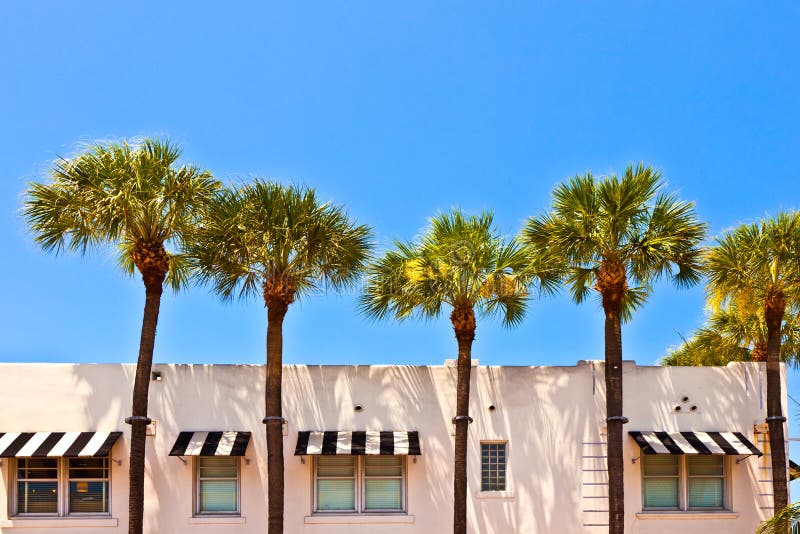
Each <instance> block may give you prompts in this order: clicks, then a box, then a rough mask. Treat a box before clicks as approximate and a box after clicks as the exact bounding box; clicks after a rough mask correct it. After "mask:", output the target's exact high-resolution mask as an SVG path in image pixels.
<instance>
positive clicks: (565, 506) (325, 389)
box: [0, 362, 785, 534]
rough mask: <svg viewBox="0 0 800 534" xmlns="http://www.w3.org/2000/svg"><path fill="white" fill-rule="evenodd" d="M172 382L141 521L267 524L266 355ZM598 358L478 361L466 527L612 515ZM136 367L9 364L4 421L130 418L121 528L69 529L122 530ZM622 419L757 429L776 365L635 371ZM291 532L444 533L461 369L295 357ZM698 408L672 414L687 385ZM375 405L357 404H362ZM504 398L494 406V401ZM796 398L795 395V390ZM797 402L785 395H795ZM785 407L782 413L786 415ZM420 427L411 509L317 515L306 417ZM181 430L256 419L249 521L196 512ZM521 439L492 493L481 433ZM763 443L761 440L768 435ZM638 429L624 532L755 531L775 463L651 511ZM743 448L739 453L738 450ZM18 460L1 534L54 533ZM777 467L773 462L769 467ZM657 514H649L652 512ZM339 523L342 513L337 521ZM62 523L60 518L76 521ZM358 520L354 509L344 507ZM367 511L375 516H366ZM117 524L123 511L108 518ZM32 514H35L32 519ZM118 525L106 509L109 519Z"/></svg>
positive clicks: (744, 468)
mask: <svg viewBox="0 0 800 534" xmlns="http://www.w3.org/2000/svg"><path fill="white" fill-rule="evenodd" d="M155 368H156V369H157V370H160V371H161V372H162V374H163V381H161V382H155V383H153V384H152V386H151V393H150V416H151V417H152V418H153V419H155V420H156V421H157V434H156V436H155V438H148V450H147V458H148V464H147V487H146V496H147V497H146V498H147V500H146V503H145V510H146V512H145V516H146V517H145V525H146V531H147V532H149V533H174V534H184V533H195V532H201V533H202V532H214V533H217V532H219V533H227V532H231V533H234V532H236V533H243V534H244V533H263V532H265V530H266V528H265V525H266V466H265V462H266V440H265V437H264V427H263V425H262V424H261V419H262V417H263V415H264V414H263V412H264V408H263V404H264V401H263V393H264V390H263V383H264V368H263V367H262V366H245V365H213V366H212V365H157V366H156V367H155ZM602 369H603V366H602V363H600V362H579V363H578V365H576V366H574V367H477V368H476V371H475V372H474V373H473V386H472V387H473V390H472V391H473V395H472V407H471V415H472V417H473V418H474V419H475V422H474V424H473V425H472V426H471V429H470V451H469V454H470V464H469V469H470V477H469V480H470V497H469V521H470V524H471V527H470V532H474V533H478V532H479V533H482V534H507V533H509V532H519V533H550V532H566V533H572V532H575V533H580V532H586V533H600V532H604V531H607V528H604V527H589V526H584V525H587V524H602V523H605V522H606V514H604V513H602V512H590V511H584V510H604V509H606V508H605V506H606V501H605V499H602V498H600V499H593V498H591V497H597V496H603V495H605V491H606V490H605V487H604V486H602V485H594V483H596V482H598V481H599V482H602V481H604V480H605V475H604V473H602V472H601V471H594V469H602V468H603V467H604V461H603V460H602V459H597V458H591V457H592V456H602V455H603V454H604V452H603V449H604V447H603V446H602V445H596V444H597V443H600V442H602V440H603V436H602V433H601V432H602V429H601V421H602V419H603V414H604V409H603V406H604V400H603V399H604V387H603V384H604V381H603V373H602ZM133 371H134V368H133V366H131V365H60V364H0V406H3V407H4V408H3V409H2V411H0V431H64V430H122V431H124V432H125V435H124V436H123V438H122V439H121V440H120V441H119V442H118V443H117V445H116V446H115V447H114V449H113V451H112V457H113V458H114V459H115V460H120V461H121V464H122V465H121V466H118V465H117V464H116V463H112V475H111V477H112V482H111V486H112V489H111V495H112V503H111V508H112V510H111V512H112V513H111V515H112V517H113V518H115V519H116V523H117V524H118V526H117V527H110V526H101V527H96V528H94V527H91V522H87V521H83V522H81V523H79V525H80V526H75V527H74V528H63V530H62V529H61V528H59V530H58V531H57V532H63V533H64V534H78V533H79V532H86V531H91V532H95V531H96V532H109V533H111V532H118V533H122V532H126V531H127V480H126V470H127V465H128V460H127V455H128V444H129V428H128V427H127V425H125V424H123V423H122V422H121V421H122V420H123V418H124V417H125V416H127V415H129V413H128V412H129V403H130V401H129V399H130V391H131V384H132V378H133ZM624 373H625V374H624V380H625V382H624V384H625V410H624V411H625V415H627V416H628V417H629V418H630V423H629V424H628V425H626V430H668V431H676V430H682V431H686V430H697V431H701V430H705V431H709V430H735V431H741V432H743V433H745V435H748V436H750V437H751V438H752V437H753V425H754V423H759V422H763V420H764V417H765V407H764V403H763V400H762V399H763V390H764V388H765V387H766V386H765V383H766V378H765V375H764V370H763V368H759V364H755V363H750V364H741V363H740V364H731V365H730V366H728V367H727V368H661V367H638V366H636V365H635V364H633V363H632V362H626V363H625V368H624ZM284 380H285V382H284V414H285V417H286V418H287V419H288V435H287V437H286V439H285V441H284V443H285V448H286V523H285V524H286V532H288V533H303V534H322V533H325V534H345V533H346V534H358V533H364V534H366V533H370V534H372V533H374V532H381V533H387V534H395V533H396V534H412V533H414V534H429V533H433V532H447V531H448V530H449V529H450V528H451V516H452V478H451V477H452V448H453V444H452V443H453V442H452V436H451V432H452V424H451V423H450V419H451V418H452V417H453V415H454V413H453V397H454V384H455V369H454V368H452V367H447V366H431V367H411V366H347V367H344V366H302V365H293V366H287V367H286V369H285V371H284ZM683 395H687V396H689V397H690V399H691V402H690V404H696V405H697V406H698V410H697V412H695V413H688V412H686V411H685V410H684V411H683V412H682V413H680V414H676V413H675V412H674V411H673V408H674V406H675V405H677V404H680V402H679V399H680V397H681V396H683ZM354 403H361V404H363V405H364V411H363V412H361V413H356V412H354V411H353V404H354ZM490 404H494V405H495V406H496V407H497V409H496V410H495V411H493V412H491V411H489V410H488V406H489V405H490ZM784 404H785V400H784ZM784 410H785V407H784ZM784 413H785V412H784ZM381 429H387V430H388V429H396V430H418V431H419V432H420V438H421V443H422V456H420V457H418V458H417V460H416V462H413V461H409V463H408V512H409V516H411V517H408V518H401V519H402V520H405V521H412V520H413V522H412V523H405V524H390V523H386V521H392V520H393V519H392V518H374V517H373V518H366V519H354V520H352V521H353V522H356V523H355V524H354V523H353V522H351V523H349V524H338V525H337V524H309V522H310V521H315V520H318V519H317V518H316V517H311V513H310V512H311V500H312V493H311V461H309V460H308V459H307V460H306V462H305V463H302V462H301V459H300V458H298V457H295V456H293V452H294V446H295V441H296V436H297V431H298V430H381ZM181 430H184V431H186V430H250V431H252V432H253V440H252V441H251V443H250V446H249V448H248V451H247V458H248V460H249V461H250V463H249V465H248V464H243V465H242V490H241V496H242V502H241V509H242V516H243V517H244V522H243V523H242V524H230V525H225V524H213V525H208V524H206V525H197V524H190V518H191V515H192V467H191V463H190V464H189V465H184V464H183V463H182V462H181V461H180V460H179V459H178V458H174V457H169V456H168V453H169V450H170V448H171V446H172V444H173V442H174V440H175V438H176V436H177V434H178V432H179V431H181ZM484 439H485V440H494V439H497V440H508V441H509V481H510V488H509V489H510V491H509V493H508V494H506V495H504V496H502V497H501V498H497V497H495V498H483V497H484V496H482V495H481V493H480V491H479V489H480V481H479V477H478V473H479V467H480V466H479V458H478V451H479V441H480V440H484ZM759 446H761V445H760V444H759ZM638 456H639V449H638V447H637V445H636V444H635V442H634V441H633V440H632V439H630V438H627V437H626V439H625V458H626V462H625V468H626V472H625V484H626V532H629V533H631V534H633V533H636V534H645V533H656V532H658V533H661V532H672V531H674V530H677V529H680V531H681V532H682V534H695V533H696V534H700V533H702V534H708V533H710V532H742V533H745V532H746V533H751V532H753V531H754V529H755V527H756V525H757V524H758V523H759V521H760V520H761V519H762V518H763V517H765V516H766V515H767V513H768V511H766V510H762V509H760V508H761V507H769V505H770V504H771V503H770V500H769V497H762V496H760V495H759V494H761V493H770V492H771V489H770V485H769V483H768V481H767V482H759V480H767V479H768V478H769V474H768V473H769V471H768V470H766V469H762V468H763V467H764V466H765V464H764V461H763V460H758V459H757V458H755V457H751V458H749V459H746V460H744V461H742V462H741V463H739V464H736V463H735V461H731V462H730V464H729V466H730V468H731V491H732V493H731V498H732V503H731V504H732V510H733V511H734V512H735V514H728V516H727V517H732V516H735V517H734V518H725V519H721V518H716V519H715V517H719V516H714V515H711V514H706V515H701V516H700V517H699V518H698V517H697V516H696V515H695V516H691V518H689V517H690V516H686V515H677V516H676V517H677V519H645V518H644V517H643V516H642V515H641V514H637V513H638V512H641V480H640V463H639V462H638V461H637V462H636V463H633V462H632V461H631V460H632V459H635V458H637V457H638ZM734 460H735V458H734ZM9 464H10V462H9V460H3V461H2V466H0V533H6V532H8V533H10V532H17V531H19V530H18V529H17V528H14V527H13V525H14V524H15V523H16V525H17V526H25V527H26V528H25V530H24V532H27V533H31V534H39V533H45V532H52V530H50V529H49V528H30V527H32V526H33V527H35V526H36V525H37V523H35V521H36V520H34V519H31V520H27V521H25V522H21V521H19V520H14V519H13V518H12V519H9V518H8V510H9V507H8V506H9V503H8V496H7V490H8V484H9V472H8V470H9ZM766 466H768V463H767V464H766ZM648 517H649V516H648ZM339 519H340V520H341V518H339ZM69 521H70V520H60V521H56V522H55V523H48V524H47V526H48V527H53V526H58V527H68V526H70V525H75V524H76V523H70V522H69ZM348 521H350V520H348ZM357 521H367V522H366V523H365V524H358V523H357ZM113 522H114V521H113V520H112V521H111V523H113ZM23 523H25V524H24V525H23ZM106 523H108V521H107V522H106Z"/></svg>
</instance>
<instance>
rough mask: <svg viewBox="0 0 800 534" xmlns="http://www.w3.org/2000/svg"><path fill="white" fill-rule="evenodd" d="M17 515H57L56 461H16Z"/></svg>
mask: <svg viewBox="0 0 800 534" xmlns="http://www.w3.org/2000/svg"><path fill="white" fill-rule="evenodd" d="M17 514H18V515H28V514H36V515H40V514H47V515H58V459H57V458H20V459H19V460H17Z"/></svg>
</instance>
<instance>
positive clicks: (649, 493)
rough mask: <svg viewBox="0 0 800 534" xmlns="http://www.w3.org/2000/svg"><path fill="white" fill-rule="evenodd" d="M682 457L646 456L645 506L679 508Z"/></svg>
mask: <svg viewBox="0 0 800 534" xmlns="http://www.w3.org/2000/svg"><path fill="white" fill-rule="evenodd" d="M679 461H680V458H679V457H678V456H670V455H652V456H644V464H643V465H644V467H643V469H644V507H645V508H667V509H677V508H678V506H679V501H678V476H679V472H680V471H679V469H680V464H679Z"/></svg>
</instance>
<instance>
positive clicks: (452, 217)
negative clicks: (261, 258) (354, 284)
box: [361, 210, 557, 534]
mask: <svg viewBox="0 0 800 534" xmlns="http://www.w3.org/2000/svg"><path fill="white" fill-rule="evenodd" d="M528 264H529V262H528V258H527V256H526V254H525V253H524V251H523V250H521V248H520V247H519V246H518V245H517V244H516V242H515V241H514V240H511V241H507V240H504V239H503V238H502V237H501V236H500V235H499V234H498V232H497V231H496V230H495V228H494V225H493V216H492V214H490V213H483V214H481V215H480V216H469V215H465V214H463V213H462V212H461V211H459V210H452V211H450V212H448V213H440V214H438V215H436V216H435V217H433V218H431V220H430V225H429V227H428V228H427V229H426V230H425V232H424V234H423V235H422V236H421V237H420V238H419V239H418V240H417V241H416V242H413V243H411V242H395V244H394V249H393V250H390V251H388V252H387V253H386V254H385V255H384V256H383V257H382V258H381V259H379V260H378V261H376V262H375V263H374V264H373V265H371V266H370V268H369V270H368V276H367V280H366V287H365V288H364V293H363V295H362V297H361V309H362V311H363V313H364V314H365V315H366V316H367V317H370V318H373V319H384V318H389V317H391V318H394V319H398V320H403V319H407V318H410V317H413V316H414V315H417V316H420V317H422V318H425V319H431V318H435V317H438V316H440V315H441V313H442V310H443V308H447V309H449V310H450V323H451V324H452V326H453V331H454V333H455V337H456V341H457V343H458V363H457V385H456V415H455V417H454V418H453V424H454V425H455V429H456V436H455V458H454V464H455V468H454V479H453V492H454V505H453V532H454V533H455V534H465V533H466V531H467V430H468V428H469V423H471V422H472V418H470V416H469V389H470V388H469V384H470V371H471V367H472V341H473V339H475V329H476V321H475V315H476V312H478V313H479V314H480V313H482V314H493V313H495V312H499V313H500V314H501V315H502V320H503V324H504V325H506V326H514V325H516V324H518V323H519V322H520V321H521V320H522V318H523V316H524V314H525V309H526V303H527V300H528V289H527V287H528V283H529V282H530V280H531V279H533V278H535V277H536V276H537V275H538V276H539V278H540V282H541V285H542V287H543V288H545V289H548V288H552V286H553V284H554V283H555V282H556V280H557V279H556V278H555V277H552V275H551V274H550V273H546V272H541V273H532V272H531V271H530V270H529V268H528Z"/></svg>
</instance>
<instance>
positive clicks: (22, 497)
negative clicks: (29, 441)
mask: <svg viewBox="0 0 800 534" xmlns="http://www.w3.org/2000/svg"><path fill="white" fill-rule="evenodd" d="M14 513H15V515H18V516H39V515H41V516H68V515H70V516H71V515H106V514H108V513H109V467H108V458H107V457H103V458H18V459H17V461H16V497H15V510H14Z"/></svg>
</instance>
